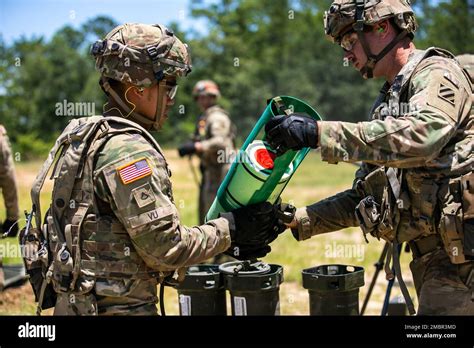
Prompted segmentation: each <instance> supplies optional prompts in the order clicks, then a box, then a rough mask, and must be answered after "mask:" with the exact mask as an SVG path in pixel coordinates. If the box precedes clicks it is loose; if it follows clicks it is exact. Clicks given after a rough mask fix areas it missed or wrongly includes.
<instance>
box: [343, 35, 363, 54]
mask: <svg viewBox="0 0 474 348" xmlns="http://www.w3.org/2000/svg"><path fill="white" fill-rule="evenodd" d="M358 40H359V38H358V36H357V33H356V32H355V31H351V32H349V33H347V34H345V35H344V36H343V37H342V39H341V42H340V43H339V45H340V46H341V47H342V49H343V50H344V51H346V52H349V51H352V49H353V48H354V46H355V44H356V43H357V41H358Z"/></svg>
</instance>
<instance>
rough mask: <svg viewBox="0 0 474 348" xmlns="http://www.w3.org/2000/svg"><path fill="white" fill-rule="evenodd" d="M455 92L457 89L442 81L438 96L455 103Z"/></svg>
mask: <svg viewBox="0 0 474 348" xmlns="http://www.w3.org/2000/svg"><path fill="white" fill-rule="evenodd" d="M455 94H456V93H455V91H454V90H453V89H452V88H451V87H449V86H447V85H445V84H443V83H440V85H439V88H438V97H440V98H441V99H443V100H445V101H447V102H448V103H450V104H452V105H454V101H455Z"/></svg>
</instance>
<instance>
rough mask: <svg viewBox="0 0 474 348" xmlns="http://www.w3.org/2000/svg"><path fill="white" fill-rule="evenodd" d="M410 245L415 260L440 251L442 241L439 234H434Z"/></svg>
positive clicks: (411, 242)
mask: <svg viewBox="0 0 474 348" xmlns="http://www.w3.org/2000/svg"><path fill="white" fill-rule="evenodd" d="M408 245H409V246H410V249H411V252H412V254H413V258H414V259H417V258H419V257H422V256H423V255H426V254H428V253H430V252H432V251H434V250H436V249H440V248H441V246H442V244H441V239H440V237H439V235H437V234H432V235H430V236H428V237H424V238H421V239H418V240H412V241H410V242H408Z"/></svg>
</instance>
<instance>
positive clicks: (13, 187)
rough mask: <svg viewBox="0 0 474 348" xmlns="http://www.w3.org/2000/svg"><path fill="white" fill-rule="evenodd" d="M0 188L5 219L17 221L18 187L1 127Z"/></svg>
mask: <svg viewBox="0 0 474 348" xmlns="http://www.w3.org/2000/svg"><path fill="white" fill-rule="evenodd" d="M0 187H1V188H2V194H3V200H4V202H5V208H6V210H7V219H11V220H18V218H19V210H18V195H17V188H18V185H17V182H16V178H15V168H14V166H13V156H12V153H11V148H10V144H9V141H8V136H7V132H6V130H5V128H4V127H3V126H2V125H0Z"/></svg>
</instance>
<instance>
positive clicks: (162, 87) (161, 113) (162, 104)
mask: <svg viewBox="0 0 474 348" xmlns="http://www.w3.org/2000/svg"><path fill="white" fill-rule="evenodd" d="M167 102H168V97H167V95H166V82H165V80H161V81H160V82H159V83H158V98H157V101H156V113H155V120H154V121H153V129H155V130H160V129H161V125H162V124H163V122H164V121H165V112H166V104H167Z"/></svg>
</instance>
